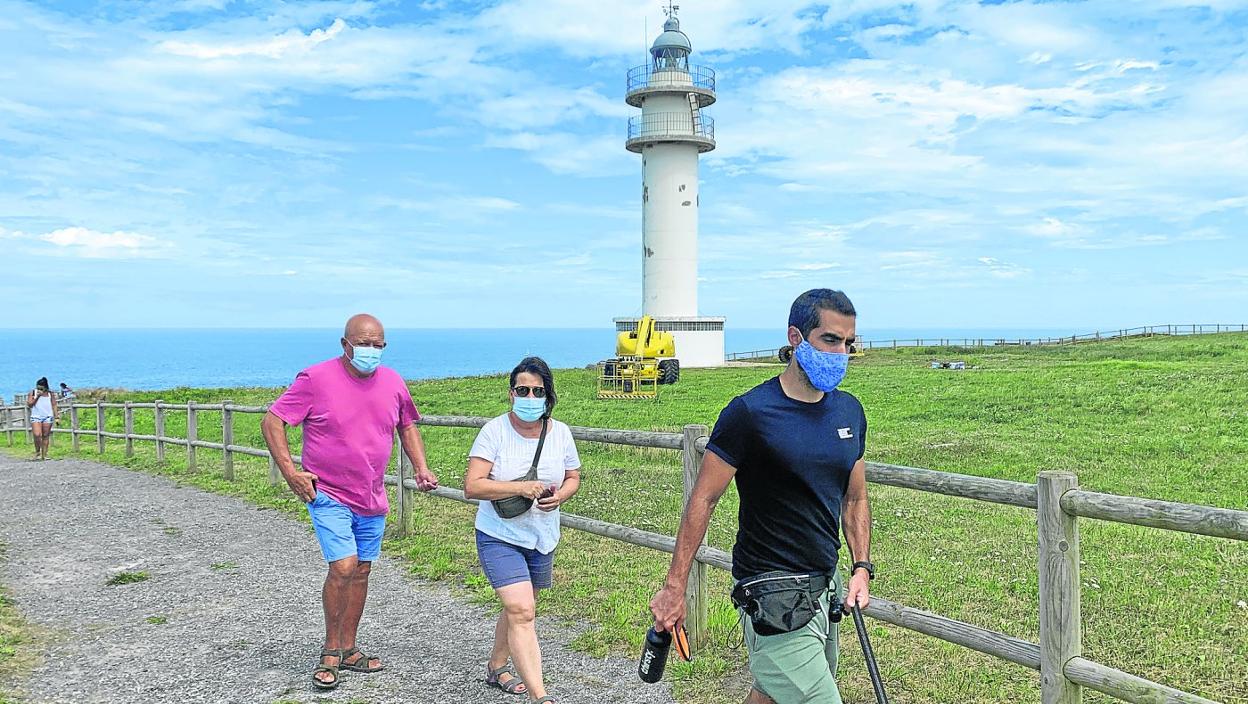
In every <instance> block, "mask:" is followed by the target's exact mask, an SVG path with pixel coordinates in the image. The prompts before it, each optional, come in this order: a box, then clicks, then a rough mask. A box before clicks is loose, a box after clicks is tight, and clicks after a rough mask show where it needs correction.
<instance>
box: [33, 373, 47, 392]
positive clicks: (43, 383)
mask: <svg viewBox="0 0 1248 704" xmlns="http://www.w3.org/2000/svg"><path fill="white" fill-rule="evenodd" d="M35 388H36V389H43V390H44V391H47V390H48V377H46V376H41V377H39V381H36V382H35Z"/></svg>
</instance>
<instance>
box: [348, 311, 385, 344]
mask: <svg viewBox="0 0 1248 704" xmlns="http://www.w3.org/2000/svg"><path fill="white" fill-rule="evenodd" d="M368 333H375V334H377V335H380V336H381V340H382V341H383V342H384V341H385V339H386V329H385V328H383V327H382V326H381V321H380V320H378V319H377V318H376V316H372V315H369V314H368V313H356V314H355V315H353V316H351V317H350V318H348V319H347V324H346V325H345V326H344V327H343V329H342V336H343V337H345V338H347V339H348V340H352V341H355V336H356V335H364V334H368Z"/></svg>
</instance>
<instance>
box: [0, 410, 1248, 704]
mask: <svg viewBox="0 0 1248 704" xmlns="http://www.w3.org/2000/svg"><path fill="white" fill-rule="evenodd" d="M110 410H114V411H115V410H121V411H122V412H123V413H124V427H125V429H126V431H125V432H124V433H113V432H108V431H106V430H104V428H105V427H106V420H107V419H106V413H107V411H110ZM137 410H144V411H146V410H151V411H153V412H154V413H155V424H154V425H155V428H156V431H157V432H156V434H154V435H139V434H135V433H134V432H133V429H134V413H135V411H137ZM266 410H267V406H240V405H235V404H232V403H230V402H229V401H225V402H223V403H210V404H204V403H196V402H193V401H192V402H189V403H185V404H177V405H174V404H168V403H163V402H161V401H156V402H154V403H132V402H126V403H105V402H96V403H74V404H72V405H71V406H70V408H69V411H70V427H69V428H55V429H54V432H56V433H62V434H68V435H69V436H70V442H71V443H72V446H73V450H74V451H75V452H78V451H79V450H80V449H81V447H80V444H81V439H82V438H83V437H88V438H94V439H95V442H96V451H97V452H99V453H103V452H104V449H105V444H104V443H105V440H108V439H111V440H121V441H124V442H125V452H126V455H127V456H131V455H133V453H134V443H135V442H136V441H142V442H153V443H155V444H156V455H157V459H158V460H162V461H163V460H165V459H166V458H167V454H166V453H167V448H168V446H170V445H173V446H179V447H182V448H184V449H185V452H186V462H187V467H188V471H197V470H198V459H197V457H196V450H199V449H207V450H217V451H220V452H221V453H222V455H223V472H224V476H225V477H226V478H227V479H233V478H234V456H235V455H238V454H241V455H247V456H252V457H265V458H268V459H269V481H270V482H272V483H274V484H277V483H279V482H280V481H281V477H280V476H279V474H278V472H277V466H276V464H275V463H274V462H273V459H272V457H270V455H269V452H268V451H267V450H264V449H259V448H254V447H246V446H242V445H235V444H234V443H233V434H234V433H233V430H234V417H235V414H239V413H242V414H262V413H264V412H265V411H266ZM80 411H86V412H87V413H88V414H94V416H95V428H94V429H84V428H82V427H80V423H79V419H80V415H81V414H80V413H79V412H80ZM199 411H216V412H220V413H221V418H222V428H221V430H222V433H221V435H222V442H220V443H216V442H207V441H204V440H199V439H198V437H197V429H198V422H197V413H198V412H199ZM170 412H184V413H186V414H187V424H186V426H187V437H185V438H176V437H168V436H166V435H165V434H164V432H163V431H164V428H165V415H166V414H167V413H170ZM0 413H2V415H0V429H3V431H4V432H6V433H7V434H8V442H9V444H10V445H12V444H13V435H14V433H21V432H23V427H29V422H28V421H29V412H28V410H27V409H26V406H25V404H24V403H22V404H19V405H16V406H5V407H0ZM488 420H489V419H488V418H479V417H462V416H425V417H423V418H422V419H421V420H420V423H421V425H426V426H435V427H455V428H480V427H481V426H483V425H484V424H485V423H486V422H487V421H488ZM572 435H573V437H575V438H576V439H577V440H582V441H590V442H598V443H611V444H617V445H629V446H633V447H649V448H663V449H669V450H676V451H679V452H680V453H681V457H682V461H683V468H684V495H685V501H686V502H687V501H688V498H689V495H690V492H691V491H692V488H693V484H694V482H695V481H696V480H697V475H698V470H699V467H700V465H701V461H702V456H703V454H704V453H705V451H706V443H707V439H708V438H707V428H706V426H703V425H687V426H685V427H684V431H683V432H681V433H671V432H668V433H663V432H645V431H635V430H611V429H602V428H580V427H573V428H572ZM294 459H295V462H300V461H301V460H300V458H299V456H295V458H294ZM867 480H868V481H870V482H873V483H876V484H886V485H889V486H894V487H901V488H905V489H912V490H916V491H924V492H931V493H937V494H944V495H947V496H956V497H961V498H966V499H973V500H976V501H985V502H991V503H998V504H1005V505H1008V506H1018V507H1022V508H1028V509H1032V510H1034V511H1036V517H1037V520H1036V527H1037V539H1038V548H1039V550H1038V554H1039V614H1040V642H1039V643H1032V642H1029V641H1026V640H1023V639H1020V638H1016V637H1014V636H1010V635H1008V634H1005V633H999V632H996V631H992V630H989V629H986V628H982V627H980V626H975V625H972V624H969V623H965V622H962V621H957V620H954V619H950V618H946V617H944V616H940V615H938V614H934V613H931V612H928V611H922V610H919V609H915V608H911V607H908V606H904V605H902V604H899V603H896V602H893V601H890V600H888V599H885V598H882V597H877V596H873V597H872V599H871V606H870V607H869V608H868V609H867V611H866V614H867V615H868V616H871V617H873V618H876V619H879V620H881V621H884V622H886V623H890V624H893V625H895V626H900V627H902V628H907V629H910V630H912V631H917V632H919V633H923V634H926V635H929V636H932V637H935V638H939V639H941V640H944V641H947V642H950V643H955V644H957V645H961V646H963V647H966V648H970V649H972V650H976V651H978V652H981V653H986V654H988V655H992V656H995V657H997V658H1000V659H1002V660H1006V661H1009V662H1012V663H1016V664H1018V665H1022V666H1024V667H1029V668H1031V669H1033V670H1038V671H1039V672H1040V682H1041V685H1040V687H1041V702H1042V703H1043V704H1075V703H1076V702H1080V701H1081V700H1082V688H1083V687H1088V688H1091V689H1094V690H1096V691H1099V692H1103V693H1105V694H1108V695H1110V696H1111V697H1114V698H1116V699H1119V700H1122V701H1127V702H1137V703H1139V704H1157V703H1162V702H1165V703H1170V702H1175V703H1191V704H1217V703H1216V702H1211V700H1208V699H1205V698H1203V697H1199V696H1196V695H1193V694H1188V693H1185V692H1181V691H1179V690H1176V689H1173V688H1171V687H1167V686H1165V685H1162V684H1159V683H1157V682H1152V681H1149V680H1146V679H1142V678H1140V677H1136V676H1134V675H1130V674H1128V673H1125V672H1122V671H1120V670H1117V669H1114V668H1112V667H1108V666H1106V665H1102V664H1100V663H1096V662H1093V661H1091V660H1088V659H1086V658H1084V657H1082V652H1081V648H1082V625H1081V596H1080V586H1081V585H1080V579H1079V565H1080V547H1079V519H1080V518H1093V519H1099V520H1103V521H1112V522H1115V523H1126V524H1132V525H1137V526H1148V527H1152V528H1159V529H1162V530H1170V531H1181V532H1185V533H1194V534H1198V535H1207V536H1213V537H1217V538H1227V539H1231V540H1241V541H1248V511H1236V510H1231V509H1223V508H1213V507H1209V506H1198V505H1192V504H1181V503H1174V502H1169V501H1156V500H1152V499H1144V498H1137V497H1132V496H1118V495H1114V494H1102V493H1098V492H1092V491H1084V490H1082V489H1080V488H1079V481H1078V477H1076V476H1075V475H1074V474H1073V473H1070V472H1062V471H1052V472H1041V473H1040V474H1039V476H1038V477H1037V480H1036V482H1035V483H1034V484H1030V483H1023V482H1014V481H1006V480H1001V479H990V478H984V477H975V476H969V475H962V474H951V473H947V472H936V471H932V470H928V469H917V468H914V467H902V466H897V465H888V464H879V463H868V465H867ZM385 482H386V484H388V485H391V486H396V487H397V488H398V491H397V492H396V507H395V508H396V511H397V513H398V520H397V521H396V524H395V530H396V531H397V532H398V533H400V534H403V533H405V532H406V531H407V528H408V525H409V524H410V519H411V511H412V507H413V505H414V500H413V497H414V495H415V494H416V493H418V488H417V486H416V482H415V480H414V479H413V478H412V468H411V465H410V462H409V461H408V460H407V458H406V456H405V455H402V453H400V459H399V462H398V463H397V473H396V474H388V475H386V478H385ZM429 493H430V494H431V495H433V496H437V497H441V498H445V499H453V500H455V501H462V502H465V503H476V502H475V501H473V500H470V499H467V498H465V497H464V493H463V492H462V491H460V490H458V489H453V488H450V487H440V488H438V489H435V490H434V491H432V492H429ZM560 521H561V524H562V525H564V526H567V527H568V528H573V529H576V530H581V531H585V532H588V533H593V534H595V535H600V536H603V537H606V538H611V539H613V540H618V541H621V542H624V543H628V544H630V545H637V546H641V547H646V548H652V549H654V550H660V551H663V552H668V553H670V552H672V551H673V550H674V549H675V545H676V540H675V538H673V537H671V536H667V535H660V534H658V533H652V532H648V531H643V530H639V529H637V528H632V527H629V526H622V525H616V524H613V523H606V522H604V521H599V520H595V519H592V518H586V517H584V516H577V515H573V514H569V513H561V517H560ZM707 567H715V568H718V569H722V570H731V569H732V557H731V555H730V554H729V553H727V552H725V551H723V550H719V549H717V548H713V547H710V546H708V545H705V544H703V545H702V546H701V547H699V548H698V551H697V555H696V560H695V563H694V566H693V568H692V569H691V573H690V579H689V588H688V591H687V593H686V599H687V602H688V607H689V616H688V625H689V630H690V635H691V637H692V639H693V640H694V642H695V643H696V644H701V643H703V642H704V639H705V634H706V623H707V603H708V600H707V587H706V584H707V580H706V572H705V570H706V568H707Z"/></svg>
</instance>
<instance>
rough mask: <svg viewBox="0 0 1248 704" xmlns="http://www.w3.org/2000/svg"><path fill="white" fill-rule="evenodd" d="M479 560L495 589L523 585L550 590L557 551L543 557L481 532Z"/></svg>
mask: <svg viewBox="0 0 1248 704" xmlns="http://www.w3.org/2000/svg"><path fill="white" fill-rule="evenodd" d="M477 557H478V558H479V559H480V560H481V570H482V571H483V572H485V578H486V579H488V580H490V586H492V587H494V588H495V589H502V588H503V587H506V586H508V585H511V584H519V583H520V582H532V583H533V587H534V588H535V589H549V588H550V581H551V573H552V572H554V567H555V552H554V551H553V550H552V551H550V552H548V553H546V554H545V555H543V554H542V553H540V552H538V551H536V550H532V549H529V548H522V547H520V546H519V545H512V544H511V543H509V542H507V541H505V540H499V539H498V538H495V537H494V536H492V535H489V534H487V533H482V532H481V531H477Z"/></svg>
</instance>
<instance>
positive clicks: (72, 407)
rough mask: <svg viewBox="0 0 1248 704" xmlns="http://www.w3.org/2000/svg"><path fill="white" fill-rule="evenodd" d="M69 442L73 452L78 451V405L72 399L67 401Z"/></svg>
mask: <svg viewBox="0 0 1248 704" xmlns="http://www.w3.org/2000/svg"><path fill="white" fill-rule="evenodd" d="M69 442H70V447H72V448H73V450H74V452H77V451H78V447H79V440H78V405H77V404H75V403H74V401H73V399H70V401H69Z"/></svg>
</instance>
